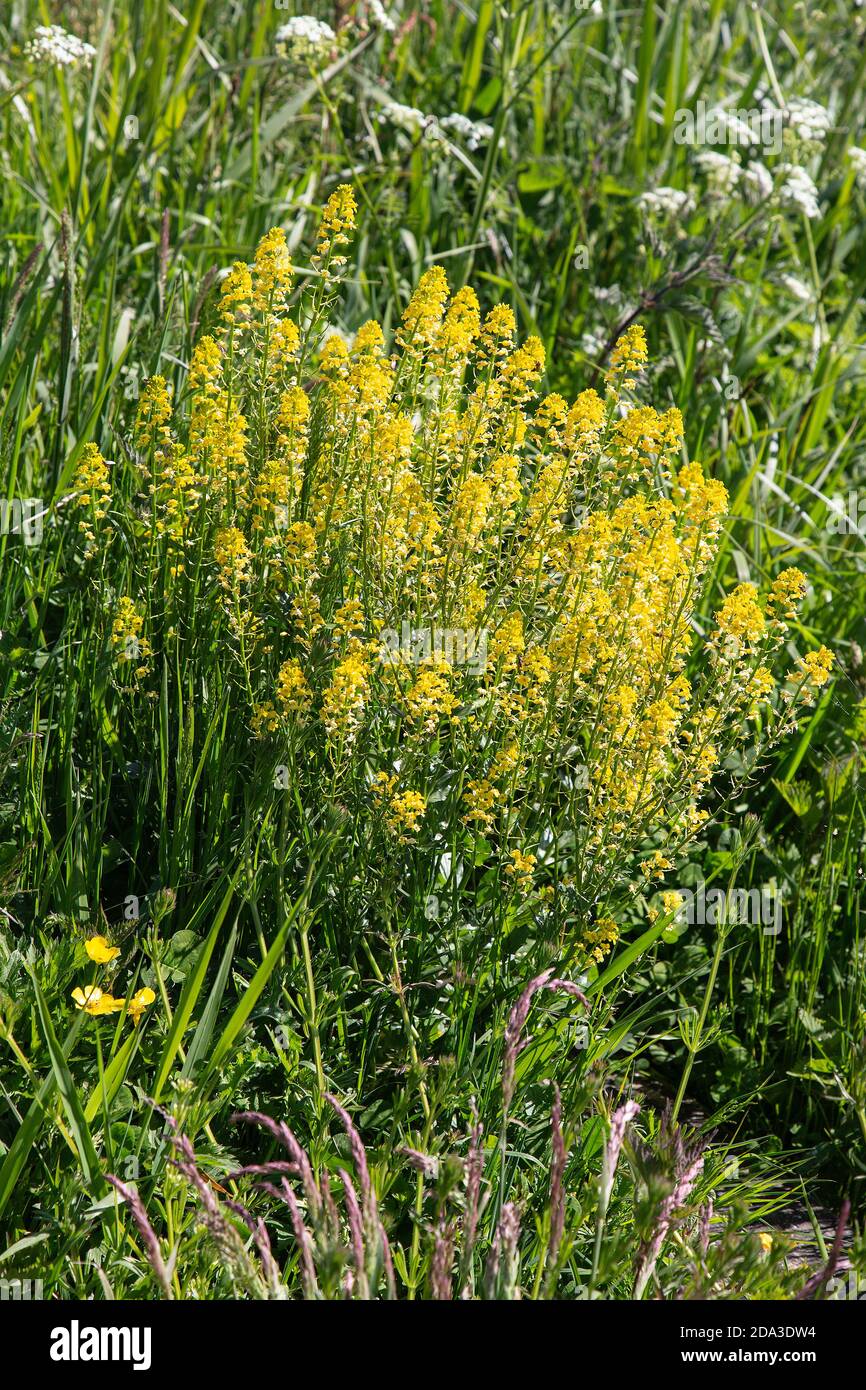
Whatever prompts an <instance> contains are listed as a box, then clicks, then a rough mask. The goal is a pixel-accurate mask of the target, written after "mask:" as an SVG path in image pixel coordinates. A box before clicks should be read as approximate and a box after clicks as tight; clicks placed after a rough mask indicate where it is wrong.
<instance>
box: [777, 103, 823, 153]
mask: <svg viewBox="0 0 866 1390" xmlns="http://www.w3.org/2000/svg"><path fill="white" fill-rule="evenodd" d="M785 119H786V121H787V123H788V125H789V126H790V128H791V130H793V131H794V133H795V135H797V136H799V138H800V139H801V140H805V141H807V142H809V143H811V144H820V143H821V142H822V141H823V140H825V139H826V137H827V133H828V131H830V130H831V129H832V126H833V122H832V120H831V119H830V113H829V112H828V111H827V110H826V108H825V107H823V106H821V105H819V103H818V102H817V101H809V100H808V99H807V98H806V97H792V98H791V100H790V101H789V102H788V103H787V107H786V110H785Z"/></svg>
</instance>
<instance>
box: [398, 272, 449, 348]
mask: <svg viewBox="0 0 866 1390" xmlns="http://www.w3.org/2000/svg"><path fill="white" fill-rule="evenodd" d="M447 298H448V280H447V277H446V275H445V271H444V270H443V269H442V267H441V265H434V266H431V267H430V269H429V270H425V272H424V274H423V275H422V276H421V279H420V280H419V281H418V285H417V287H416V289H415V293H414V294H413V295H412V298H411V299H410V300H409V303H408V304H407V305H406V308H405V310H404V311H403V323H402V327H401V328H400V330H399V332H398V333H397V342H398V344H399V345H400V347H402V348H403V349H404V351H406V352H407V353H409V354H410V356H413V357H418V356H420V355H421V354H423V353H424V352H425V351H426V350H427V349H428V348H431V347H432V346H433V344H434V343H435V341H436V339H437V337H438V335H439V327H440V324H441V323H442V317H443V315H444V313H445V302H446V300H447Z"/></svg>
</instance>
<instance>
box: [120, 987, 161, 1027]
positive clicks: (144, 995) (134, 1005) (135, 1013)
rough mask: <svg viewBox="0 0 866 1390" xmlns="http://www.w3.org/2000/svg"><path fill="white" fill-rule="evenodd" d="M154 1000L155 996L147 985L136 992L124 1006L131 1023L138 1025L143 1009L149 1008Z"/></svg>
mask: <svg viewBox="0 0 866 1390" xmlns="http://www.w3.org/2000/svg"><path fill="white" fill-rule="evenodd" d="M155 999H156V995H155V994H154V992H153V990H152V989H150V988H149V987H148V986H147V985H144V986H143V988H142V989H139V990H136V992H135V994H133V996H132V998H131V999H130V1000H129V1003H128V1004H127V1006H126V1011H127V1013H128V1014H129V1016H130V1018H131V1019H132V1021H133V1023H135V1024H138V1023H139V1022H140V1021H141V1016H142V1014H143V1013H144V1011H145V1009H147V1008H149V1007H150V1005H151V1004H152V1003H153V1002H154V1000H155Z"/></svg>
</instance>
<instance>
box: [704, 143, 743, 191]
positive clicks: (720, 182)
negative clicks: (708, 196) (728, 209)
mask: <svg viewBox="0 0 866 1390" xmlns="http://www.w3.org/2000/svg"><path fill="white" fill-rule="evenodd" d="M697 162H698V164H699V165H700V167H701V168H702V169H703V170H704V171H705V172H706V175H707V179H708V181H709V183H710V185H711V188H712V190H713V192H714V193H732V192H733V191H734V189H735V188H736V186H737V184H738V183H739V180H740V174H741V173H742V170H741V167H740V164H739V161H738V160H736V159H731V157H730V156H729V155H726V154H719V153H718V152H717V151H716V150H704V152H703V153H702V154H699V155H698V157H697Z"/></svg>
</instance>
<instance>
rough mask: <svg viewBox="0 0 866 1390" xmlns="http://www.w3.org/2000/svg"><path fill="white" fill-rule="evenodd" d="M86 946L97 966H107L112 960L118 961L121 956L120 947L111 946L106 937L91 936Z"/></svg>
mask: <svg viewBox="0 0 866 1390" xmlns="http://www.w3.org/2000/svg"><path fill="white" fill-rule="evenodd" d="M84 946H85V950H86V951H87V954H88V955H89V957H90V959H91V960H92V961H94V962H95V964H96V965H107V964H108V962H109V961H110V960H116V959H117V957H118V956H119V955H120V947H119V946H109V944H108V942H107V941H106V939H105V937H104V936H91V937H90V939H89V940H88V941H86V942H85V943H84Z"/></svg>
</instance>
